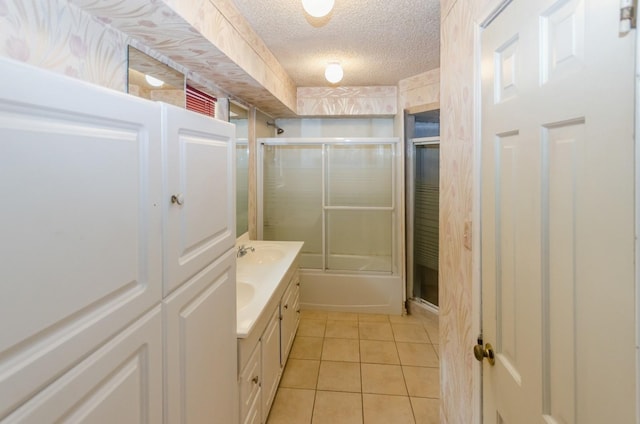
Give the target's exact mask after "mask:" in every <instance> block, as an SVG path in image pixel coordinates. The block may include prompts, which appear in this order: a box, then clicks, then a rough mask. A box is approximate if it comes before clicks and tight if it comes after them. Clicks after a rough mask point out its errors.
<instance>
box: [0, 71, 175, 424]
mask: <svg viewBox="0 0 640 424" xmlns="http://www.w3.org/2000/svg"><path fill="white" fill-rule="evenodd" d="M0 75H2V78H1V79H0V193H2V197H3V201H2V219H1V220H0V234H1V235H2V236H1V237H0V258H2V266H0V282H2V288H3V291H2V295H1V296H0V323H2V324H1V325H2V330H1V331H0V420H1V419H2V417H4V416H6V415H7V414H9V413H10V412H11V411H12V410H14V409H15V408H17V407H18V406H19V405H20V404H22V403H23V402H24V401H26V399H27V398H28V397H29V396H31V395H33V394H34V393H37V392H38V391H40V390H41V389H43V388H44V387H45V386H46V385H48V384H50V383H51V382H52V381H53V380H54V379H55V378H57V377H58V376H60V375H61V374H63V373H64V372H66V371H68V370H69V369H71V368H72V367H74V366H75V365H77V364H78V362H79V361H80V360H81V359H82V358H85V357H87V355H89V353H90V352H92V351H94V350H95V349H96V348H97V346H99V345H101V344H103V343H105V342H106V341H107V340H108V339H109V338H111V337H113V336H114V335H115V334H116V333H117V332H119V331H121V330H122V329H123V328H125V327H126V326H127V325H129V324H131V323H132V322H133V321H134V320H135V319H137V318H138V317H140V316H141V315H143V314H144V312H145V311H148V310H150V309H151V308H152V307H153V306H154V305H157V304H159V302H160V300H161V293H162V283H161V270H162V266H161V240H160V234H161V221H160V219H161V215H160V209H159V205H160V195H161V191H160V189H161V184H160V182H161V174H160V171H161V155H160V153H161V151H160V143H159V139H160V109H159V107H158V105H157V104H155V103H153V102H149V101H147V100H143V99H138V98H135V97H132V96H128V95H126V94H122V93H117V92H114V91H111V90H106V89H103V88H100V87H97V86H93V85H89V84H86V83H83V82H81V81H78V80H75V79H70V78H66V77H64V76H61V75H58V74H52V73H50V72H48V71H45V70H42V69H36V68H33V67H30V66H27V65H24V64H18V63H16V62H10V61H7V60H0Z"/></svg>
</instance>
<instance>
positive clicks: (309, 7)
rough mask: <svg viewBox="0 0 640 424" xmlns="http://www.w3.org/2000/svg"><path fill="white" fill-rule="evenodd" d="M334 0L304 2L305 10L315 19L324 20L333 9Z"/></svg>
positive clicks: (308, 0) (305, 0) (304, 0)
mask: <svg viewBox="0 0 640 424" xmlns="http://www.w3.org/2000/svg"><path fill="white" fill-rule="evenodd" d="M333 3H334V0H302V7H303V8H304V10H305V11H306V12H307V13H308V14H309V15H311V16H313V17H314V18H322V17H323V16H325V15H327V14H328V13H329V12H331V9H333Z"/></svg>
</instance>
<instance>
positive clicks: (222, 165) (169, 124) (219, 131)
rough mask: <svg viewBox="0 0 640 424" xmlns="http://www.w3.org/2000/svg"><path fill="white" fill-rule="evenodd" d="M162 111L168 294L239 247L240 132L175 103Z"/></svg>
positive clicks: (166, 289)
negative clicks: (237, 146) (237, 164)
mask: <svg viewBox="0 0 640 424" xmlns="http://www.w3.org/2000/svg"><path fill="white" fill-rule="evenodd" d="M162 108H163V127H164V128H165V133H164V134H165V138H164V140H163V148H164V161H165V166H166V169H167V180H166V181H165V191H164V198H163V205H164V206H165V208H166V214H167V215H166V216H167V220H166V232H165V280H164V293H165V295H167V294H168V293H170V292H171V291H173V290H174V289H176V288H177V287H178V286H180V285H181V284H183V283H184V282H185V281H186V280H187V279H189V278H190V277H192V276H193V275H194V274H195V273H197V272H198V271H200V270H201V269H202V268H204V267H205V266H206V265H207V264H209V263H210V262H211V261H213V260H214V259H215V258H217V257H218V256H220V255H221V254H222V253H224V252H225V251H226V250H228V249H230V248H231V247H233V245H234V243H235V239H236V236H235V165H234V163H235V146H234V144H233V137H234V133H235V128H234V126H233V125H231V124H229V123H227V122H222V121H219V120H215V119H212V118H209V117H206V116H203V115H198V114H196V113H194V112H190V111H186V110H184V109H180V108H177V107H173V106H170V105H162ZM172 196H176V197H179V198H180V199H179V202H180V203H182V204H179V203H178V200H176V201H175V202H172V200H171V198H172ZM221 205H224V206H221Z"/></svg>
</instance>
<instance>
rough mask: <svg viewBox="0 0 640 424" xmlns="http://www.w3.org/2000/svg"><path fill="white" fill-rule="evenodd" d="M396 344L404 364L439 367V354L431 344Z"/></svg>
mask: <svg viewBox="0 0 640 424" xmlns="http://www.w3.org/2000/svg"><path fill="white" fill-rule="evenodd" d="M396 345H397V347H398V355H400V362H401V363H402V365H413V366H416V367H437V366H438V365H439V360H438V356H437V355H436V351H435V349H434V348H433V345H431V344H428V343H404V342H396Z"/></svg>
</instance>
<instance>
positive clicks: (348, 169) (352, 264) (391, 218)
mask: <svg viewBox="0 0 640 424" xmlns="http://www.w3.org/2000/svg"><path fill="white" fill-rule="evenodd" d="M258 142H259V145H260V155H261V159H260V160H259V164H260V167H261V169H259V176H260V177H261V184H259V187H260V189H261V190H260V193H259V204H260V205H261V206H262V207H261V208H260V209H259V216H258V222H259V223H260V224H262V225H260V226H259V238H262V239H264V240H299V241H304V247H303V249H302V252H301V256H300V267H301V268H302V269H303V276H302V279H303V286H302V299H301V300H302V303H303V304H306V305H308V306H312V307H316V308H326V309H334V310H354V309H355V310H366V311H369V312H375V311H378V312H391V311H392V310H393V312H397V311H399V310H400V309H401V307H402V306H401V305H402V287H401V281H400V277H399V272H398V269H399V267H398V250H399V249H398V245H399V243H398V240H397V236H398V233H399V228H398V223H399V221H400V220H399V219H398V215H397V214H398V211H397V204H398V198H397V196H398V190H397V188H396V182H397V181H398V178H397V175H396V172H397V163H396V161H397V154H396V151H397V145H398V140H397V139H395V138H353V139H336V138H316V139H282V138H277V139H259V140H258ZM396 292H397V293H396ZM392 304H393V305H392Z"/></svg>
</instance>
